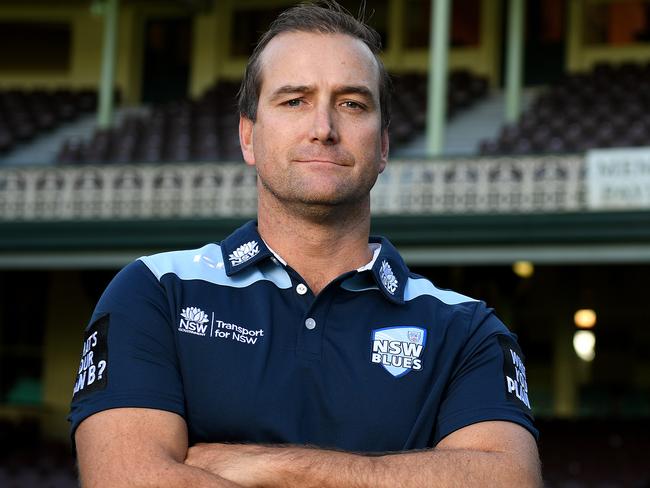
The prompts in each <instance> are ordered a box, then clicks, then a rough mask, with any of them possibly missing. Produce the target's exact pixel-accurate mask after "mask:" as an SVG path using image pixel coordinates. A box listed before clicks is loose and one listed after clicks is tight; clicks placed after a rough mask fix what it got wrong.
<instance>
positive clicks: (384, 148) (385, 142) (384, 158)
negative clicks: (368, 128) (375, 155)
mask: <svg viewBox="0 0 650 488" xmlns="http://www.w3.org/2000/svg"><path fill="white" fill-rule="evenodd" d="M380 144H381V159H380V160H379V172H380V173H382V172H383V171H384V170H385V169H386V165H387V164H388V146H389V138H388V129H387V128H386V129H382V131H381V141H380Z"/></svg>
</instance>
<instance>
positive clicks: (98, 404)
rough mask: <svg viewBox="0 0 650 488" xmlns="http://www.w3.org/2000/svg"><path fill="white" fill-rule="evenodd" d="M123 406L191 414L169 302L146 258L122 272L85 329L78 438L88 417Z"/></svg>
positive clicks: (75, 407) (76, 410) (75, 403)
mask: <svg viewBox="0 0 650 488" xmlns="http://www.w3.org/2000/svg"><path fill="white" fill-rule="evenodd" d="M119 407H143V408H154V409H159V410H167V411H170V412H174V413H178V414H179V415H181V416H184V415H185V409H184V396H183V387H182V380H181V375H180V372H179V367H178V360H177V354H176V348H175V342H174V336H173V332H172V326H171V320H170V313H169V305H168V300H167V299H166V295H165V292H164V290H163V288H162V287H161V285H160V283H159V282H158V280H157V279H156V277H155V276H154V275H153V274H152V273H151V272H150V271H149V269H148V268H147V267H146V266H145V265H144V264H143V263H142V262H141V261H135V262H133V263H131V264H130V265H128V266H127V267H125V268H124V269H123V270H122V271H120V272H119V273H118V274H117V275H116V277H115V278H114V279H113V281H112V282H111V283H110V284H109V286H108V287H107V288H106V290H105V291H104V294H103V295H102V297H101V298H100V300H99V302H98V304H97V307H96V308H95V311H94V313H93V315H92V317H91V320H90V323H89V325H88V326H87V328H86V330H85V332H84V338H83V344H82V351H81V358H80V362H79V368H78V371H77V375H76V379H75V384H74V389H73V397H72V404H71V409H70V415H69V416H68V420H69V421H70V423H71V435H72V439H73V440H74V433H75V430H76V428H77V427H78V426H79V424H80V423H81V422H82V421H83V420H84V419H85V418H87V417H89V416H90V415H93V414H94V413H97V412H100V411H103V410H108V409H112V408H119Z"/></svg>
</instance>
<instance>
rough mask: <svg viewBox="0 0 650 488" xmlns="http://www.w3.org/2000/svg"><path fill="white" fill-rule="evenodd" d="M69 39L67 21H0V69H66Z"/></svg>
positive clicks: (68, 56)
mask: <svg viewBox="0 0 650 488" xmlns="http://www.w3.org/2000/svg"><path fill="white" fill-rule="evenodd" d="M71 39H72V34H71V29H70V25H69V24H66V23H38V22H0V46H3V48H2V49H0V71H65V70H67V69H68V68H69V66H70V51H71V47H70V46H71Z"/></svg>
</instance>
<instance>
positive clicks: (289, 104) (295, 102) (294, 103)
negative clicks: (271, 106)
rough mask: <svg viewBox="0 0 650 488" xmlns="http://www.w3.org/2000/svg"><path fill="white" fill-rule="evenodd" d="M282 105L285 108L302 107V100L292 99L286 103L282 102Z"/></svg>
mask: <svg viewBox="0 0 650 488" xmlns="http://www.w3.org/2000/svg"><path fill="white" fill-rule="evenodd" d="M284 104H285V105H286V106H287V107H299V106H300V105H302V100H301V99H300V98H292V99H291V100H287V101H286V102H284Z"/></svg>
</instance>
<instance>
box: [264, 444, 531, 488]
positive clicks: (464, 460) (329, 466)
mask: <svg viewBox="0 0 650 488" xmlns="http://www.w3.org/2000/svg"><path fill="white" fill-rule="evenodd" d="M268 461H270V462H269V478H268V481H269V484H268V485H267V486H278V487H280V486H282V487H303V488H309V487H321V488H328V487H331V488H341V487H350V488H366V487H373V488H382V487H386V488H392V487H395V486H402V487H416V486H417V487H427V486H431V487H471V486H481V487H482V486H508V487H509V486H521V487H529V486H530V487H537V486H540V485H541V480H540V476H539V470H538V469H537V467H533V468H532V469H526V467H525V466H522V463H519V462H517V460H516V458H515V457H513V456H512V455H510V454H508V453H503V452H485V451H476V450H466V449H453V450H452V449H433V450H426V451H419V452H411V453H400V454H389V455H384V456H376V457H375V456H362V455H356V454H349V453H343V452H334V451H323V450H316V449H306V448H279V449H277V450H276V452H275V453H272V454H271V457H270V458H269V459H268Z"/></svg>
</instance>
